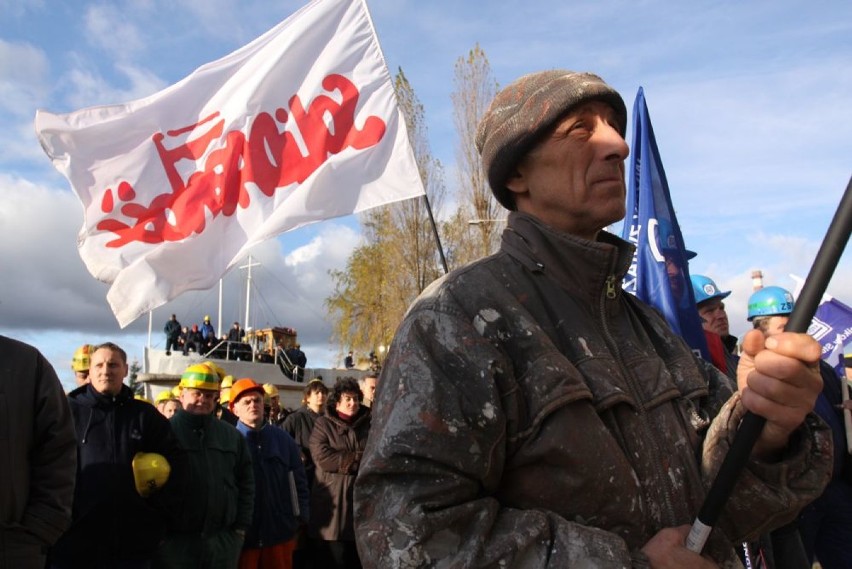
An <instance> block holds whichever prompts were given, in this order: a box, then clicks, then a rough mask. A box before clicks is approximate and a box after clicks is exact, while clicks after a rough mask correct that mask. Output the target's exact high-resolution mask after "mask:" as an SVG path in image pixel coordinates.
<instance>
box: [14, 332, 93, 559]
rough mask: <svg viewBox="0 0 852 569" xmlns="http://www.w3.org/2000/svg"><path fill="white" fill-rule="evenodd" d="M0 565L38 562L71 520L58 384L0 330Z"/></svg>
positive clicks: (68, 443)
mask: <svg viewBox="0 0 852 569" xmlns="http://www.w3.org/2000/svg"><path fill="white" fill-rule="evenodd" d="M0 465H2V466H0V544H2V546H0V569H30V568H39V569H41V568H42V567H44V563H45V550H46V548H47V547H48V546H50V545H53V543H54V542H56V540H57V539H59V536H60V535H62V532H64V531H65V530H66V528H67V527H68V525H69V524H70V523H71V503H72V501H73V497H74V478H75V476H76V471H77V443H76V440H75V439H74V423H73V421H72V419H71V410H70V408H69V407H68V400H67V399H66V397H65V393H64V392H63V391H62V385H61V384H60V383H59V379H58V378H57V377H56V373H55V372H54V371H53V367H51V365H50V363H48V361H47V360H46V359H44V356H42V355H41V353H39V351H38V350H36V349H35V348H34V347H32V346H29V345H27V344H24V343H23V342H19V341H17V340H12V339H11V338H6V337H5V336H0Z"/></svg>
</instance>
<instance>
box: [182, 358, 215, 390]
mask: <svg viewBox="0 0 852 569" xmlns="http://www.w3.org/2000/svg"><path fill="white" fill-rule="evenodd" d="M178 385H179V386H180V387H181V388H185V387H190V388H193V389H207V390H209V391H219V376H218V374H216V371H215V370H213V368H211V367H210V366H209V365H207V364H193V365H191V366H189V367H188V368H186V370H184V372H183V375H181V376H180V383H179V384H178Z"/></svg>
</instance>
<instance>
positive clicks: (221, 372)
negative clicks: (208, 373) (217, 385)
mask: <svg viewBox="0 0 852 569" xmlns="http://www.w3.org/2000/svg"><path fill="white" fill-rule="evenodd" d="M204 365H206V366H207V367H209V368H210V369H212V370H213V371H215V372H216V375H218V376H219V381H222V380H223V379H225V377H227V375H228V372H226V371H225V370H224V369H222V367H221V366H219V365H218V364H215V363H213V362H211V361H210V360H207V361H206V362H204Z"/></svg>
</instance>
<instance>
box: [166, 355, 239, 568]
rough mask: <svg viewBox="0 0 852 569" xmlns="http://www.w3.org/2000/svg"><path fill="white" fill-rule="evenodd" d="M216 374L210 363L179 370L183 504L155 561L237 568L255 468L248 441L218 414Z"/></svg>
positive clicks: (177, 428) (175, 421)
mask: <svg viewBox="0 0 852 569" xmlns="http://www.w3.org/2000/svg"><path fill="white" fill-rule="evenodd" d="M220 381H221V380H220V377H219V374H218V373H217V372H216V370H215V369H214V368H213V367H211V366H210V365H208V364H194V365H191V366H189V367H188V368H186V370H184V372H183V374H182V375H181V379H180V383H179V384H178V385H179V386H180V388H181V390H180V403H181V409H179V410H178V412H177V413H175V416H174V417H172V418H171V424H172V429H173V430H174V432H175V434H176V435H177V438H178V440H179V441H180V443H181V445H182V446H183V448H184V449H185V450H186V453H187V456H188V459H189V465H190V466H189V470H190V479H191V480H192V481H193V483H192V484H191V485H188V486H187V488H186V490H185V494H184V498H185V502H184V503H185V506H184V507H183V508H181V510H180V511H179V512H176V513H175V516H174V519H173V525H172V526H171V527H170V531H169V532H168V535H167V537H166V539H165V540H164V541H163V542H162V544H161V545H160V547H159V549H158V550H157V554H156V561H155V565H156V566H157V567H162V568H165V569H169V568H175V569H178V568H180V569H183V568H186V567H200V566H201V565H200V563H202V562H203V563H205V565H204V566H205V567H217V568H218V567H222V568H236V567H237V561H238V559H239V555H240V550H241V549H242V545H243V538H244V537H245V532H246V530H247V529H248V527H249V525H251V520H252V512H253V509H254V473H253V471H252V466H251V455H250V454H249V449H248V445H247V444H246V441H245V439H244V438H243V437H242V435H240V433H239V432H238V431H237V430H236V429H235V428H234V427H232V426H231V425H228V424H227V423H225V422H224V421H219V420H218V419H217V418H216V413H215V410H216V407H217V405H216V403H217V401H218V399H219V388H220Z"/></svg>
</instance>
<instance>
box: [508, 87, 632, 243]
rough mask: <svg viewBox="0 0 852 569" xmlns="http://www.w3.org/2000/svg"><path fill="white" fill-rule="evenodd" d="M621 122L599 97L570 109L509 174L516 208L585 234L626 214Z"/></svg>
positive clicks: (590, 236)
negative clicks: (619, 122)
mask: <svg viewBox="0 0 852 569" xmlns="http://www.w3.org/2000/svg"><path fill="white" fill-rule="evenodd" d="M623 126H624V125H620V124H618V119H617V115H616V112H615V110H614V109H613V108H612V107H610V106H609V105H608V104H606V103H603V102H601V101H590V102H587V103H583V104H581V105H578V106H577V107H575V108H574V109H572V110H571V112H569V113H568V114H567V115H565V117H564V118H562V119H561V120H560V121H559V122H558V123H557V124H556V127H555V128H554V129H553V130H552V131H551V132H550V134H548V135H547V136H546V137H545V138H544V140H542V142H540V143H539V144H538V145H537V146H536V147H535V148H533V149H532V150H531V151H530V152H529V153H528V154H527V155H526V156H525V157H524V158H523V159H522V160H521V162H520V164H518V166H517V168H516V170H515V173H514V174H513V175H512V176H510V178H509V180H507V182H506V187H507V188H509V190H511V191H512V192H513V195H514V199H515V206H516V208H517V209H518V211H522V212H525V213H529V214H531V215H533V216H535V217H537V218H538V219H540V220H541V221H543V222H544V223H546V224H547V225H549V226H551V227H553V228H555V229H559V230H561V231H564V232H566V233H570V234H572V235H576V236H578V237H582V238H584V239H594V238H595V237H596V236H597V234H598V232H599V231H600V230H601V229H603V228H604V227H606V226H607V225H609V224H611V223H613V222H616V221H618V220H619V219H621V218H623V217H624V207H625V205H624V199H625V194H626V191H625V185H624V160H625V159H626V158H627V155H628V154H629V150H628V147H627V143H626V142H625V141H624V139H623V138H622V137H621V134H620V130H621V129H622V128H623Z"/></svg>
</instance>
